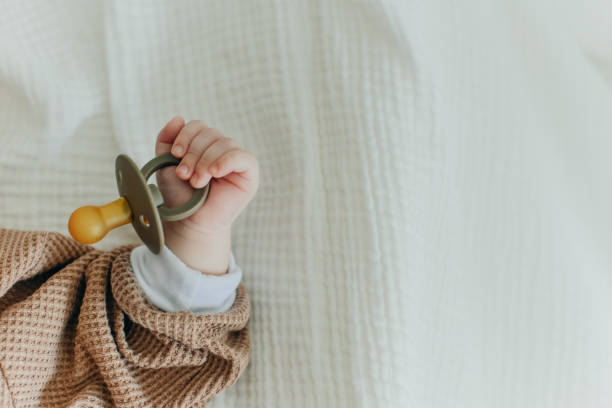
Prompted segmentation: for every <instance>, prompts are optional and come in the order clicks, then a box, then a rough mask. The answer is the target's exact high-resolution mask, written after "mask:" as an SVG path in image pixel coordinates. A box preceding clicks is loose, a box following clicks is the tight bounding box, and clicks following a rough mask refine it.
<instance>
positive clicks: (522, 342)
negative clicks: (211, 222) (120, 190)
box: [0, 0, 612, 408]
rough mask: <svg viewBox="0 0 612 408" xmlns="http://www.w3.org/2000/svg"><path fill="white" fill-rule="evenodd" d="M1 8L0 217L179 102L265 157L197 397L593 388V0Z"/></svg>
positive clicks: (140, 153) (92, 190)
mask: <svg viewBox="0 0 612 408" xmlns="http://www.w3.org/2000/svg"><path fill="white" fill-rule="evenodd" d="M1 6H2V7H1V10H2V12H1V13H0V142H1V145H0V192H1V194H0V223H1V224H2V226H4V227H8V228H22V229H50V230H55V231H60V232H63V233H66V234H67V233H68V232H67V228H66V223H67V220H68V217H69V215H70V213H71V211H73V210H74V209H75V208H77V207H79V206H81V205H84V204H97V205H100V204H103V203H106V202H108V201H111V200H114V199H116V198H117V192H116V188H115V184H114V183H115V182H114V173H113V172H114V158H115V156H116V155H117V154H118V153H121V152H123V153H127V154H129V155H131V156H132V157H133V158H135V160H136V161H137V163H138V164H139V165H142V164H144V162H145V161H147V160H148V159H150V158H151V157H153V147H154V141H155V137H156V135H157V132H158V130H159V129H160V128H161V127H162V126H163V124H164V123H165V121H166V120H167V119H169V118H170V117H171V116H172V115H174V114H181V115H183V116H184V117H185V118H187V119H195V118H199V119H204V120H205V121H207V122H208V123H209V124H210V125H211V126H214V127H217V128H219V129H221V130H222V131H223V132H224V133H225V134H226V135H228V136H231V137H234V138H237V139H239V140H240V141H242V142H243V144H244V145H245V146H246V147H247V148H248V149H250V150H252V151H253V152H254V153H255V154H256V155H257V157H258V158H259V161H260V163H261V167H262V185H261V189H260V191H259V193H258V196H257V198H256V199H255V201H254V202H253V203H252V205H251V206H250V207H249V208H248V210H247V212H246V213H245V214H244V215H243V216H242V217H241V218H240V220H239V222H238V225H236V228H235V231H234V242H233V249H234V253H235V255H236V259H237V261H238V263H239V264H240V265H241V267H242V269H243V271H244V275H245V276H244V284H245V286H246V288H247V290H248V291H249V294H250V296H251V299H252V302H253V309H252V310H253V312H252V318H251V321H250V328H251V333H252V336H253V338H252V345H253V350H252V359H251V364H250V366H249V367H248V369H247V371H246V372H245V374H244V376H243V377H242V378H241V379H240V380H239V381H238V383H237V384H236V385H235V386H234V387H232V388H231V389H229V390H228V391H227V392H225V393H224V394H222V395H220V396H219V397H217V398H216V399H215V401H214V402H213V404H212V405H213V407H313V406H314V407H319V408H323V407H358V406H359V407H375V406H376V407H434V408H442V407H444V408H446V407H448V408H450V407H521V408H522V407H555V408H558V407H609V406H610V405H612V386H611V381H612V255H611V254H612V251H611V249H612V216H611V212H610V211H611V209H612V187H611V186H612V183H611V179H612V161H611V160H610V154H611V152H612V23H611V20H612V6H611V5H610V3H609V2H608V1H606V0H591V1H578V0H575V1H570V0H568V1H557V0H555V1H552V0H541V1H533V0H519V1H517V0H507V1H476V0H468V1H461V2H452V1H443V0H431V1H429V0H428V1H410V0H402V1H400V0H398V1H387V2H383V1H374V0H372V1H365V0H363V1H357V0H355V1H348V0H346V1H329V0H308V1H263V0H262V1H257V2H253V1H238V0H236V1H227V0H218V1H176V2H174V1H172V2H171V1H168V2H159V1H157V2H127V1H115V2H112V1H108V2H94V1H86V2H85V1H48V0H45V1H42V0H40V1H17V0H15V1H3V2H2V3H1ZM135 239H136V236H135V235H134V234H133V233H132V231H131V227H129V226H125V227H122V228H121V229H120V230H116V231H114V232H112V233H111V234H110V235H109V236H108V237H107V238H106V239H105V240H104V241H103V242H102V243H101V244H100V245H99V247H101V248H108V247H111V246H114V245H116V244H119V243H124V242H127V241H130V240H135Z"/></svg>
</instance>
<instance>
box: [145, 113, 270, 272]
mask: <svg viewBox="0 0 612 408" xmlns="http://www.w3.org/2000/svg"><path fill="white" fill-rule="evenodd" d="M167 152H171V153H172V155H173V156H174V157H177V158H180V159H181V162H180V163H179V165H178V166H176V167H166V168H163V169H161V170H160V171H158V172H157V184H158V187H159V190H160V192H161V193H162V195H163V197H164V202H165V203H166V205H167V206H168V207H171V208H172V207H176V206H179V205H181V204H183V203H184V202H186V201H187V200H188V199H189V197H191V195H192V193H193V189H196V188H202V187H204V186H206V184H207V183H210V190H209V193H208V197H207V199H206V201H205V202H204V205H202V207H200V208H199V209H198V210H197V211H196V212H195V213H194V214H192V215H191V216H189V217H187V218H185V219H183V220H180V221H174V222H167V221H163V229H164V236H165V242H166V246H167V247H168V249H170V250H171V251H172V252H173V253H174V254H175V255H176V256H177V257H178V258H179V259H180V260H181V261H182V262H183V263H184V264H185V265H187V266H188V267H190V268H192V269H195V270H197V271H200V272H201V273H203V274H205V275H222V274H224V273H226V272H227V270H228V265H229V258H230V244H231V227H232V223H233V222H234V220H235V219H236V218H237V217H238V215H239V214H240V213H241V212H242V211H243V210H244V208H245V207H246V206H247V204H248V203H249V201H251V199H252V198H253V196H254V195H255V193H256V192H257V189H258V187H259V165H258V163H257V160H256V159H255V156H253V154H251V153H250V152H248V151H246V150H244V149H243V148H242V147H241V146H240V144H239V143H238V142H237V141H236V140H234V139H231V138H228V137H225V136H224V135H223V134H222V133H221V132H220V131H218V130H217V129H214V128H211V127H208V126H207V125H206V124H205V123H204V122H202V121H201V120H192V121H190V122H188V123H185V120H184V119H183V118H182V117H180V116H176V117H174V118H172V119H171V120H170V121H169V122H168V123H167V124H166V126H164V128H163V129H162V130H161V131H160V132H159V135H158V137H157V141H156V144H155V154H156V156H159V155H161V154H164V153H167Z"/></svg>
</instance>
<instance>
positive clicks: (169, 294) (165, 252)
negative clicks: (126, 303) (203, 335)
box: [130, 245, 242, 314]
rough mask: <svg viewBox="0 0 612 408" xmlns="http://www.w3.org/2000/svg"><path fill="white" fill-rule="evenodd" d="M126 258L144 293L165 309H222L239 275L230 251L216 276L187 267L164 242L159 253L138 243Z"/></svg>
mask: <svg viewBox="0 0 612 408" xmlns="http://www.w3.org/2000/svg"><path fill="white" fill-rule="evenodd" d="M130 262H131V263H132V269H133V270H134V275H135V276H136V281H137V282H138V284H139V285H140V287H141V288H142V290H143V292H144V294H145V296H146V297H147V298H148V299H149V300H150V301H151V303H153V304H154V305H155V306H157V307H158V308H160V309H162V310H164V311H166V312H178V311H182V310H186V311H191V312H193V313H195V314H205V313H220V312H226V311H227V310H229V309H230V307H231V306H232V305H233V304H234V300H235V298H236V288H237V287H238V284H239V283H240V280H241V279H242V270H241V269H240V267H238V265H236V261H235V259H234V255H233V254H230V262H229V268H228V272H227V273H226V274H224V275H219V276H213V275H204V274H203V273H201V272H199V271H197V270H195V269H192V268H190V267H188V266H187V265H185V264H184V263H183V261H181V260H180V259H179V258H178V257H177V256H176V255H175V254H174V253H173V252H172V251H171V250H170V249H169V248H168V247H167V246H165V245H164V247H163V248H162V250H161V251H160V253H159V254H154V253H153V252H151V251H150V250H149V249H148V248H147V247H146V246H144V245H141V246H138V247H136V248H134V249H133V250H132V253H131V254H130Z"/></svg>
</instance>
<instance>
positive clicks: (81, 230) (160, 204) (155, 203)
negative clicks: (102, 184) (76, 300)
mask: <svg viewBox="0 0 612 408" xmlns="http://www.w3.org/2000/svg"><path fill="white" fill-rule="evenodd" d="M180 161H181V159H178V158H176V157H174V156H172V154H171V153H166V154H162V155H161V156H158V157H156V158H154V159H152V160H150V161H149V162H148V163H147V164H145V165H144V166H143V167H142V169H140V170H139V169H138V166H136V163H134V161H133V160H132V159H130V158H129V157H128V156H126V155H124V154H120V155H119V156H117V159H116V160H115V176H116V179H117V189H118V190H119V195H120V196H121V197H120V198H119V199H118V200H115V201H113V202H111V203H108V204H106V205H104V206H101V207H96V206H85V207H81V208H79V209H77V210H76V211H75V212H73V213H72V215H71V216H70V220H69V221H68V229H69V231H70V234H71V235H72V236H73V238H74V239H76V240H77V241H79V242H81V243H83V244H91V243H94V242H97V241H99V240H100V239H102V238H103V237H104V236H105V235H106V234H107V232H108V231H110V230H111V229H113V228H116V227H118V226H121V225H125V224H127V223H128V222H131V223H132V226H133V227H134V229H135V230H136V233H137V234H138V236H139V237H140V239H142V241H143V242H144V244H145V245H146V246H147V247H148V248H149V249H150V250H151V251H152V252H154V253H156V254H158V253H159V252H160V251H161V249H162V247H163V246H164V230H163V225H162V220H163V221H178V220H182V219H184V218H187V217H189V216H190V215H192V214H193V213H195V212H196V211H197V210H198V209H199V208H200V207H201V206H202V204H204V202H205V201H206V197H207V196H208V191H209V189H210V185H209V184H207V185H206V186H204V187H203V188H200V189H197V190H195V191H194V193H193V194H192V196H191V198H190V199H189V200H188V201H187V202H186V203H185V204H183V205H181V206H179V207H176V208H168V207H167V206H166V204H164V201H163V197H162V195H161V193H160V191H159V189H158V188H157V186H156V185H155V184H148V185H147V180H148V179H149V177H151V175H153V173H155V172H156V171H157V170H159V169H161V168H164V167H168V166H176V165H178V164H179V163H180Z"/></svg>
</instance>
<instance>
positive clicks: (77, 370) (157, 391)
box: [0, 229, 249, 407]
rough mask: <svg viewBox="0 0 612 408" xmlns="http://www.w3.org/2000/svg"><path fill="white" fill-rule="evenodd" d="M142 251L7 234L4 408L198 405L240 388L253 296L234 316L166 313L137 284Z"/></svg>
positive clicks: (0, 312) (238, 304) (242, 300)
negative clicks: (134, 262)
mask: <svg viewBox="0 0 612 408" xmlns="http://www.w3.org/2000/svg"><path fill="white" fill-rule="evenodd" d="M134 247H135V245H124V246H120V247H117V248H115V249H113V250H111V251H101V250H97V249H95V248H93V247H91V246H87V245H81V244H79V243H77V242H75V241H74V240H72V239H71V238H69V237H66V236H64V235H62V234H59V233H56V232H47V231H20V230H10V229H0V368H1V372H0V406H2V407H35V406H36V407H38V406H40V407H64V406H65V407H77V406H105V407H106V406H109V407H110V406H119V407H149V406H151V407H160V406H163V407H171V406H176V407H187V406H189V407H192V406H194V407H197V406H204V405H205V404H206V403H207V402H208V401H210V399H211V398H212V397H213V396H214V395H215V394H217V393H218V392H220V391H221V390H223V389H225V388H227V387H228V386H230V385H232V384H233V383H234V382H235V381H236V380H237V378H238V376H239V375H240V374H241V373H242V371H243V370H244V369H245V367H246V365H247V363H248V357H249V334H248V329H247V326H246V325H247V320H248V316H249V300H248V297H247V294H246V292H245V290H244V288H243V287H242V286H240V287H239V288H238V291H237V296H236V301H235V302H234V304H233V306H232V307H231V309H230V310H228V311H227V312H225V313H216V314H210V315H195V314H193V313H191V312H178V313H166V312H164V311H161V310H159V309H157V308H156V307H155V306H153V305H152V304H151V303H150V302H149V301H148V300H147V299H146V297H145V296H144V294H143V292H142V291H141V290H140V287H139V286H138V283H137V282H136V280H135V278H134V275H133V271H132V268H131V264H130V252H131V250H132V249H133V248H134ZM169 273H171V272H170V271H169Z"/></svg>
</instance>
